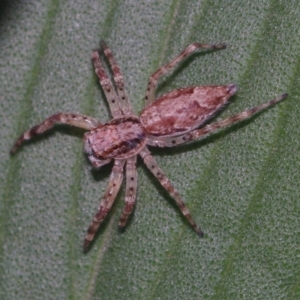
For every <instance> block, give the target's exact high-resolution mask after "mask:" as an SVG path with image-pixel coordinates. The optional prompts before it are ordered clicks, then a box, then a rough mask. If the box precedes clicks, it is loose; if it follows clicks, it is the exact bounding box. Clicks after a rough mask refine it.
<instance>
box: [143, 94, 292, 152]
mask: <svg viewBox="0 0 300 300" xmlns="http://www.w3.org/2000/svg"><path fill="white" fill-rule="evenodd" d="M287 96H288V94H282V95H280V96H278V97H277V98H275V99H273V100H271V101H269V102H267V103H264V104H261V105H258V106H256V107H253V108H250V109H247V110H245V111H243V112H241V113H239V114H236V115H234V116H231V117H229V118H227V119H225V120H221V121H218V122H215V123H212V124H208V125H206V126H205V127H203V128H200V129H196V130H194V131H192V132H189V133H187V134H184V135H181V136H177V137H160V138H159V137H149V138H148V141H147V144H148V145H151V146H156V147H174V146H176V145H180V144H184V143H187V142H189V141H192V140H197V139H199V138H201V137H203V136H204V135H207V134H209V133H212V132H214V131H216V130H218V129H221V128H223V127H226V126H229V125H231V124H234V123H237V122H240V121H243V120H245V119H248V118H250V117H251V116H253V115H254V114H257V113H259V112H260V111H262V110H264V109H266V108H268V107H270V106H273V105H275V104H277V103H278V102H280V101H282V100H284V99H285V98H286V97H287Z"/></svg>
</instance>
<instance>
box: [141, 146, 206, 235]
mask: <svg viewBox="0 0 300 300" xmlns="http://www.w3.org/2000/svg"><path fill="white" fill-rule="evenodd" d="M140 156H141V157H142V159H143V161H144V163H145V164H146V166H147V168H148V169H149V170H150V171H151V172H152V174H153V175H154V176H155V177H156V178H157V179H158V181H159V182H160V184H161V185H162V186H163V187H164V188H165V189H166V190H167V192H168V193H169V194H170V195H171V196H172V197H173V199H174V200H175V202H176V204H177V206H178V207H179V209H180V211H181V213H182V214H183V216H184V217H185V218H186V219H187V221H188V222H189V223H190V224H191V226H192V227H193V228H194V230H195V231H196V232H197V234H198V235H199V236H200V237H202V236H203V232H202V231H201V229H200V228H198V227H197V225H196V223H195V221H194V220H193V218H192V216H191V213H190V211H189V209H188V208H187V207H186V205H185V203H184V202H183V200H182V199H181V197H180V195H179V193H178V192H177V191H176V189H175V188H174V186H173V185H172V183H171V182H170V180H169V179H168V178H167V177H166V175H165V174H164V173H163V172H162V170H161V169H160V167H159V166H158V164H157V162H156V161H155V160H154V158H153V157H152V156H151V154H150V152H149V150H148V149H147V148H144V149H143V150H142V151H141V152H140Z"/></svg>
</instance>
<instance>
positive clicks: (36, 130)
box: [10, 113, 101, 154]
mask: <svg viewBox="0 0 300 300" xmlns="http://www.w3.org/2000/svg"><path fill="white" fill-rule="evenodd" d="M57 123H58V124H68V125H71V126H75V127H79V128H83V129H86V130H92V129H94V128H96V127H98V126H100V125H101V123H100V122H99V121H98V120H96V119H94V118H92V117H88V116H84V115H79V114H72V113H58V114H55V115H52V116H50V117H48V118H47V119H45V120H44V121H43V122H42V123H41V124H39V125H36V126H34V127H32V128H30V129H29V130H27V131H25V132H24V133H23V134H21V136H20V137H19V138H18V139H17V141H16V142H15V143H14V145H13V147H12V149H11V151H10V152H11V153H12V154H13V153H15V152H16V151H17V149H18V148H19V147H20V146H21V145H22V144H23V142H24V141H27V140H30V139H31V138H33V137H34V136H36V135H38V134H41V133H43V132H45V131H46V130H49V129H50V128H52V127H53V126H54V125H55V124H57Z"/></svg>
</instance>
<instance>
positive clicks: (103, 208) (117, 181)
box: [83, 160, 126, 251]
mask: <svg viewBox="0 0 300 300" xmlns="http://www.w3.org/2000/svg"><path fill="white" fill-rule="evenodd" d="M125 162H126V160H115V162H114V166H113V169H112V172H111V175H110V178H109V183H108V186H107V188H106V191H105V194H104V196H103V198H102V200H101V202H100V206H99V209H98V212H97V213H96V214H95V216H94V218H93V221H92V223H91V225H90V227H89V228H88V230H87V233H86V236H85V240H84V245H83V249H84V251H87V250H88V248H89V245H90V243H91V241H92V240H93V239H94V236H95V234H96V232H97V230H98V228H99V226H100V224H101V223H102V222H103V220H104V218H105V217H106V215H107V214H108V212H109V211H110V209H111V207H112V205H113V203H114V200H115V198H116V196H117V194H118V191H119V189H120V186H121V184H122V180H123V168H124V164H125Z"/></svg>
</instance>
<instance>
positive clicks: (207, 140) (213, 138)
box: [145, 111, 264, 235]
mask: <svg viewBox="0 0 300 300" xmlns="http://www.w3.org/2000/svg"><path fill="white" fill-rule="evenodd" d="M262 113H264V111H261V112H258V113H257V114H255V115H254V116H252V117H251V118H249V119H246V120H243V121H240V122H238V123H236V124H233V125H231V126H230V127H227V128H224V129H222V130H220V131H218V132H216V133H212V134H211V135H208V136H206V137H204V138H203V139H201V140H196V141H191V142H190V143H188V144H185V145H178V146H175V147H173V148H171V147H170V148H167V147H166V148H163V149H162V148H157V147H152V146H151V147H149V149H150V151H151V154H152V155H153V156H154V157H155V156H158V157H163V156H165V155H168V156H170V157H171V156H173V155H177V154H182V153H186V152H189V151H194V150H198V149H199V148H201V147H204V146H206V145H209V144H211V143H215V142H217V141H219V140H221V139H223V138H225V137H226V136H227V135H228V134H231V133H234V132H236V131H238V130H240V129H241V128H243V127H245V126H248V124H250V123H251V122H253V121H254V120H255V119H256V118H258V117H259V116H260V114H262ZM209 123H211V122H209ZM145 168H146V167H145ZM146 170H147V171H146V172H145V173H146V176H147V177H148V178H149V180H150V181H151V182H152V184H153V185H154V186H155V187H156V188H157V190H158V192H159V194H160V195H161V197H162V198H164V199H166V200H167V202H168V204H169V205H171V206H172V207H173V208H174V209H175V211H176V212H178V214H179V215H180V217H181V219H182V221H183V222H184V223H186V224H187V225H188V226H189V227H190V224H189V222H188V221H187V220H186V218H185V217H184V216H183V215H182V213H181V212H180V209H179V208H178V206H177V205H176V202H175V200H174V199H173V198H172V197H171V196H170V194H169V193H168V192H167V191H166V190H165V189H164V188H163V187H162V186H161V184H160V183H159V181H158V180H157V179H156V178H155V177H154V175H153V174H152V173H151V172H150V170H148V169H147V168H146ZM163 172H164V170H163ZM164 173H165V172H164ZM165 175H166V176H167V177H168V174H167V173H165ZM171 182H172V181H171ZM179 194H180V191H179ZM183 201H184V202H185V199H183ZM191 214H192V216H193V213H192V212H191ZM200 227H201V226H200ZM191 229H192V228H191ZM204 235H205V233H204Z"/></svg>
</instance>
